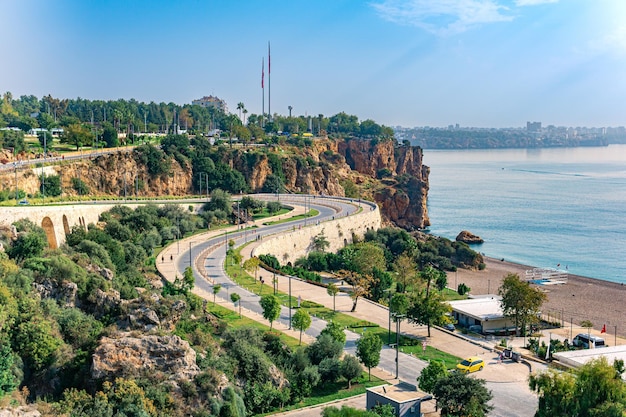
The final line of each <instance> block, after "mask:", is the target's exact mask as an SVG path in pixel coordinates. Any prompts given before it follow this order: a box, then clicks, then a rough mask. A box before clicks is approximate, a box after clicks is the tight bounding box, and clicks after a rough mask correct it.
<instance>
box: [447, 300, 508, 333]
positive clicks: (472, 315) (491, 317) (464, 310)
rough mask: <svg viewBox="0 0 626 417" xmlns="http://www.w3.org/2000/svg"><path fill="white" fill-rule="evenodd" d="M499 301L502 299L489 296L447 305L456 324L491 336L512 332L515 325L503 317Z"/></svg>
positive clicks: (451, 302) (452, 302)
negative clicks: (450, 308)
mask: <svg viewBox="0 0 626 417" xmlns="http://www.w3.org/2000/svg"><path fill="white" fill-rule="evenodd" d="M501 300H502V297H500V296H498V295H493V294H491V295H485V296H480V297H474V298H468V299H467V300H458V301H450V302H449V304H450V306H451V307H452V315H453V316H454V318H455V319H456V321H457V323H458V324H460V325H461V326H463V327H467V328H468V329H470V330H472V331H476V332H478V333H492V334H494V333H503V334H506V333H508V332H514V331H515V323H514V322H513V320H512V319H510V318H507V317H505V316H504V313H503V312H502V306H501V304H500V302H501Z"/></svg>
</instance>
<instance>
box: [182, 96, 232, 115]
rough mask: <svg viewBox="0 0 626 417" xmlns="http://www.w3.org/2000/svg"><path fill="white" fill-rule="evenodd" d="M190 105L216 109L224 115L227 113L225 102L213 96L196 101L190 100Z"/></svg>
mask: <svg viewBox="0 0 626 417" xmlns="http://www.w3.org/2000/svg"><path fill="white" fill-rule="evenodd" d="M191 104H193V105H196V106H200V107H207V108H208V107H215V108H217V109H220V110H222V111H223V112H224V113H228V107H227V106H226V102H225V101H224V100H222V99H221V98H217V97H214V96H204V97H202V98H199V99H197V100H192V101H191Z"/></svg>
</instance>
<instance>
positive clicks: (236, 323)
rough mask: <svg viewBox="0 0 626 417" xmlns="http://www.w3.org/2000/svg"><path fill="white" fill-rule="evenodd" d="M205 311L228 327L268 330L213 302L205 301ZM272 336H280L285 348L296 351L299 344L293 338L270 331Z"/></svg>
mask: <svg viewBox="0 0 626 417" xmlns="http://www.w3.org/2000/svg"><path fill="white" fill-rule="evenodd" d="M207 311H208V312H210V313H211V314H213V315H214V316H216V317H218V318H219V319H221V320H224V321H225V322H226V324H227V325H228V327H235V328H238V327H254V328H256V329H259V330H261V331H263V332H269V331H270V328H269V327H268V326H266V325H264V324H261V323H259V322H257V321H254V320H252V319H250V318H248V317H246V316H242V317H239V313H238V312H235V311H232V310H230V309H228V308H226V307H222V306H220V305H219V304H215V305H213V302H211V301H210V300H207ZM272 332H273V333H274V334H277V335H279V336H280V340H281V341H283V342H284V343H285V344H286V345H287V346H289V347H290V348H291V349H297V348H298V347H299V346H300V344H299V341H298V339H296V338H295V337H291V336H287V335H286V334H284V333H281V332H278V331H276V330H272Z"/></svg>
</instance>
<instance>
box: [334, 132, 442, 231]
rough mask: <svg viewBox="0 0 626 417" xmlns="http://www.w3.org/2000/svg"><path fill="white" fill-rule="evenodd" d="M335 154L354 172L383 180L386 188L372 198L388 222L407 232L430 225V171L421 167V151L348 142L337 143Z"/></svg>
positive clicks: (416, 148)
mask: <svg viewBox="0 0 626 417" xmlns="http://www.w3.org/2000/svg"><path fill="white" fill-rule="evenodd" d="M338 150H339V152H340V153H341V154H342V155H343V156H344V157H345V159H346V162H347V163H348V165H349V166H350V168H352V169H353V170H355V171H357V172H360V173H362V174H365V175H367V176H369V177H372V178H377V177H380V176H382V177H384V178H385V179H384V184H385V185H386V186H385V187H382V188H379V189H378V190H377V191H376V192H374V194H373V198H374V200H375V201H376V202H377V203H378V204H379V205H380V206H381V211H382V213H383V215H385V216H386V217H387V218H388V219H389V220H390V221H391V222H393V223H394V224H396V225H398V226H400V227H403V228H405V229H409V230H413V229H421V228H424V227H426V226H429V225H430V220H429V218H428V209H427V205H426V203H427V199H428V175H429V173H430V169H429V168H428V167H427V166H425V165H423V163H422V156H423V154H422V149H421V148H419V147H412V146H410V147H409V146H402V147H396V146H395V143H394V142H392V141H386V142H378V143H372V142H371V141H365V140H350V141H346V142H340V143H339V147H338ZM389 174H391V175H389Z"/></svg>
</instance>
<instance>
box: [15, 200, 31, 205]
mask: <svg viewBox="0 0 626 417" xmlns="http://www.w3.org/2000/svg"><path fill="white" fill-rule="evenodd" d="M18 204H19V205H20V206H25V205H27V204H30V203H29V202H28V200H20V202H19V203H18Z"/></svg>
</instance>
